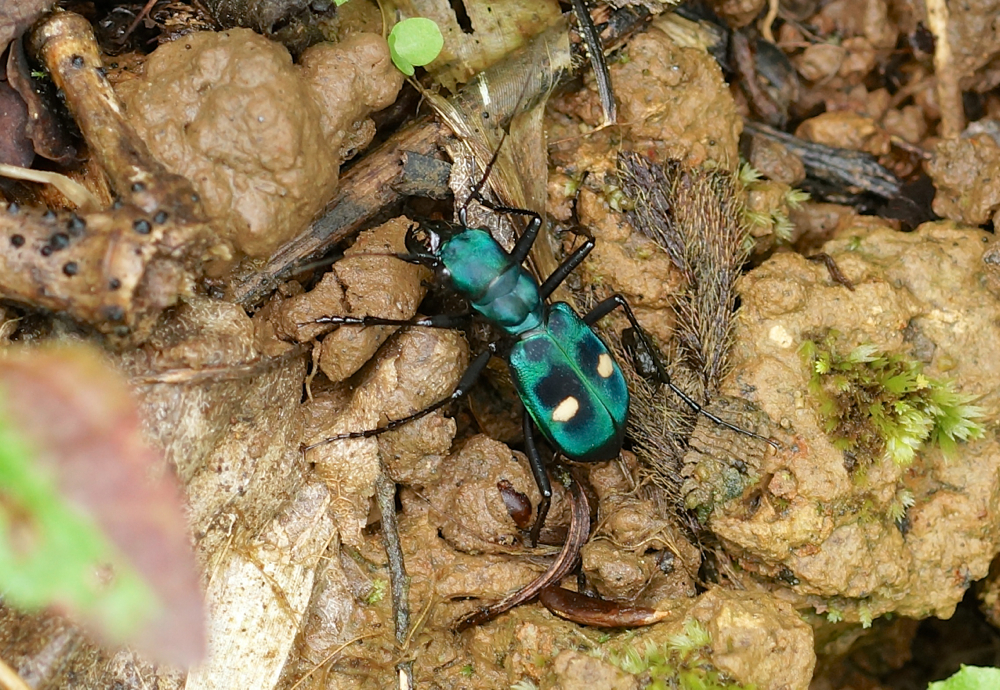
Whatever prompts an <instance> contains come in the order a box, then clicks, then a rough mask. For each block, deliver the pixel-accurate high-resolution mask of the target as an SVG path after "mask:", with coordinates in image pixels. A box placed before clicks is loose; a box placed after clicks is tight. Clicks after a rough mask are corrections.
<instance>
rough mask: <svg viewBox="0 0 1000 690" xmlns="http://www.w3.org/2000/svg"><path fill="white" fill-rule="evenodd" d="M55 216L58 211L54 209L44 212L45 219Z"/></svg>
mask: <svg viewBox="0 0 1000 690" xmlns="http://www.w3.org/2000/svg"><path fill="white" fill-rule="evenodd" d="M55 217H56V212H55V211H53V210H52V209H49V210H48V211H46V212H45V213H43V214H42V218H44V219H45V220H52V219H53V218H55Z"/></svg>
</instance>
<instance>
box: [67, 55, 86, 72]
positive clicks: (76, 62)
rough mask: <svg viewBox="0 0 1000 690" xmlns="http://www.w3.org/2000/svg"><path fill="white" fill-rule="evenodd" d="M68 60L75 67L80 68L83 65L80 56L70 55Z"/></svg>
mask: <svg viewBox="0 0 1000 690" xmlns="http://www.w3.org/2000/svg"><path fill="white" fill-rule="evenodd" d="M69 61H70V63H71V64H72V65H73V66H74V67H76V68H77V69H80V68H81V67H83V58H82V57H80V56H79V55H74V56H73V57H71V58H70V59H69Z"/></svg>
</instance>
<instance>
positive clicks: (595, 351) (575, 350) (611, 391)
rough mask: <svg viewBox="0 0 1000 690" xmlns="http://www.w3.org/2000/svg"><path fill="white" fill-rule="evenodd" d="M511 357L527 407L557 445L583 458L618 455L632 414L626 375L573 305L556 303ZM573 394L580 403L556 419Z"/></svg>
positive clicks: (571, 455) (592, 459)
mask: <svg viewBox="0 0 1000 690" xmlns="http://www.w3.org/2000/svg"><path fill="white" fill-rule="evenodd" d="M601 355H606V356H607V358H608V359H607V360H606V364H607V363H610V364H611V373H610V374H609V375H608V376H601V375H600V373H599V370H600V369H601V367H600V359H601ZM508 363H509V365H510V372H511V378H512V379H513V380H514V386H515V387H516V388H517V392H518V394H519V395H520V397H521V401H522V402H523V403H524V407H525V409H527V410H528V414H530V415H531V418H532V419H533V420H534V422H535V425H536V426H537V427H538V429H539V430H540V431H541V432H542V433H543V434H544V435H545V437H546V438H547V439H548V440H549V442H551V443H552V445H553V446H555V447H556V448H558V449H559V450H560V451H562V453H563V454H564V455H566V457H568V458H569V459H570V460H576V461H580V462H596V461H599V460H610V459H612V458H614V457H617V455H618V453H619V451H620V450H621V446H622V439H623V438H624V435H625V419H626V416H627V415H628V405H629V395H628V388H627V386H626V385H625V377H624V376H622V372H621V369H619V367H618V364H617V363H616V362H615V361H614V358H613V357H611V353H610V352H609V351H608V348H607V346H606V345H605V344H604V343H603V342H602V341H601V339H600V338H598V337H597V335H595V334H594V332H593V331H592V330H591V329H590V327H588V326H587V324H586V323H584V322H583V320H582V319H581V318H580V317H579V316H578V315H577V314H576V312H574V311H573V309H572V308H570V306H569V305H567V304H565V303H564V302H557V303H555V304H553V305H552V306H551V308H550V309H549V312H548V316H547V320H546V321H545V323H544V324H542V326H541V327H540V328H538V329H537V330H536V331H535V332H532V333H525V334H523V335H522V337H521V339H520V340H518V341H517V342H516V343H515V344H514V346H513V347H512V349H511V351H510V357H509V360H508ZM604 370H605V371H607V369H606V365H605V368H604ZM569 397H572V398H575V399H576V401H577V403H578V407H577V409H576V412H575V414H573V415H572V417H570V418H569V419H566V420H565V421H559V420H557V419H553V413H554V412H555V410H556V409H557V408H558V407H559V406H560V404H562V403H563V402H564V401H566V400H567V398H569Z"/></svg>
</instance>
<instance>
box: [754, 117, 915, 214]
mask: <svg viewBox="0 0 1000 690" xmlns="http://www.w3.org/2000/svg"><path fill="white" fill-rule="evenodd" d="M743 128H744V130H745V131H747V132H750V133H751V134H754V135H757V136H763V137H767V138H768V139H773V140H775V141H778V142H780V143H782V144H784V145H785V148H787V149H788V150H789V151H790V152H792V153H793V154H795V155H796V156H798V157H799V158H801V159H802V164H803V165H805V168H806V173H807V174H808V175H809V176H810V177H815V178H817V179H820V180H824V181H826V182H829V183H831V184H833V185H835V186H837V187H838V188H843V187H851V188H853V189H852V190H851V191H855V192H856V191H864V192H870V193H871V194H875V195H876V196H880V197H882V198H884V199H892V198H894V197H895V196H897V195H898V194H899V190H900V188H901V186H902V185H901V183H900V181H899V178H897V177H896V176H895V175H893V174H892V173H891V172H889V171H888V170H887V169H886V168H884V167H883V166H882V165H880V164H879V162H878V161H877V160H875V158H874V156H872V155H871V154H868V153H863V152H861V151H853V150H851V149H841V148H836V147H834V146H826V145H824V144H816V143H813V142H811V141H805V140H804V139H799V138H798V137H796V136H793V135H791V134H787V133H785V132H781V131H779V130H777V129H774V128H773V127H768V126H767V125H764V124H761V123H759V122H746V123H745V124H744V126H743Z"/></svg>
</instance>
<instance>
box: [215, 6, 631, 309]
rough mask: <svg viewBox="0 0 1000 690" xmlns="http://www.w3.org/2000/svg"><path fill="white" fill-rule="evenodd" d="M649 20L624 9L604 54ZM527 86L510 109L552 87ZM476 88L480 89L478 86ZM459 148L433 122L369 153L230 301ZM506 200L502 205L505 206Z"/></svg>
mask: <svg viewBox="0 0 1000 690" xmlns="http://www.w3.org/2000/svg"><path fill="white" fill-rule="evenodd" d="M649 16H650V15H649V13H648V12H647V11H646V10H644V9H642V8H635V7H626V8H623V9H621V10H618V11H617V12H615V13H613V14H612V15H611V16H610V17H609V18H608V22H607V26H606V27H604V29H603V32H602V35H601V41H602V44H603V45H604V47H605V49H606V50H607V49H610V48H612V47H615V46H617V45H619V44H621V43H622V42H623V41H624V40H625V39H626V38H627V37H629V36H630V35H632V34H633V33H636V32H638V31H640V30H641V29H642V27H644V26H645V24H646V22H647V20H648V19H649ZM571 50H572V52H573V64H574V65H576V64H584V62H585V58H584V52H583V51H584V48H583V44H582V43H572V45H571ZM509 59H512V60H517V59H519V56H518V54H516V53H515V54H514V55H512V57H511V58H509ZM491 69H494V70H495V72H496V73H503V72H504V71H505V67H504V66H503V65H502V64H500V65H496V66H494V68H491ZM521 71H523V70H521ZM571 77H572V71H570V70H567V71H566V72H565V74H564V75H563V76H562V77H560V81H559V83H560V84H561V83H565V82H566V81H568V80H569V79H570V78H571ZM528 81H529V82H531V88H530V89H527V90H524V91H519V92H518V93H517V95H515V97H513V98H507V99H506V100H507V102H508V104H509V106H510V108H511V109H513V108H515V107H520V106H522V105H523V104H524V103H529V102H531V101H532V100H535V99H538V98H540V97H542V95H543V90H545V89H550V88H552V87H553V86H554V85H553V84H552V83H550V81H548V80H545V79H535V80H528ZM474 83H475V85H476V88H477V89H478V88H479V85H478V84H479V82H474ZM466 88H468V87H466ZM491 88H494V89H497V94H498V95H499V94H500V92H501V90H502V87H497V86H496V85H493V86H492V87H491ZM512 114H513V112H512V111H508V112H499V113H493V114H492V115H490V118H489V119H490V120H491V121H497V122H505V121H507V120H509V118H510V117H511V115H512ZM480 115H481V114H480ZM455 143H456V142H455V138H454V137H452V136H450V135H449V133H448V127H446V126H445V125H443V124H441V123H440V122H437V121H435V120H433V119H431V118H429V117H427V118H422V119H420V120H417V121H416V122H414V123H412V124H411V125H409V126H408V127H405V128H404V129H402V130H400V131H398V132H396V133H395V134H394V135H393V136H391V137H389V139H387V140H386V141H385V143H383V144H382V145H381V146H379V147H378V148H376V149H374V150H373V151H370V152H368V153H367V154H366V155H365V157H364V158H363V159H361V160H360V161H358V163H357V164H356V165H354V166H352V167H351V168H350V169H349V170H348V171H347V172H346V173H345V174H344V175H343V176H342V177H341V179H340V187H339V189H338V191H337V196H336V197H334V199H333V200H332V201H331V202H330V203H329V204H327V207H326V212H325V213H324V214H323V216H322V217H320V218H319V219H317V220H316V221H315V222H314V223H313V224H312V226H311V227H310V228H309V229H308V230H306V231H305V232H304V233H302V234H301V235H299V236H298V237H296V238H295V239H293V240H292V241H290V242H288V243H286V244H285V245H284V246H282V247H281V248H280V249H279V250H278V251H277V252H275V254H274V255H273V256H272V257H271V258H270V259H269V260H268V262H267V263H266V264H265V265H264V266H263V267H261V268H259V269H257V268H256V267H255V270H254V272H253V273H252V274H247V275H244V276H242V277H239V278H237V279H236V280H234V281H233V282H232V284H231V286H230V295H229V296H230V299H232V300H233V301H235V302H238V303H239V304H241V305H243V306H244V307H247V308H250V307H253V306H255V305H257V304H259V303H260V302H261V301H262V300H263V299H264V298H265V297H267V295H268V294H269V293H270V292H271V291H272V290H273V289H274V288H275V287H276V286H277V285H278V283H279V282H281V281H282V280H284V279H286V278H288V277H289V276H290V275H292V274H293V273H294V271H295V268H296V266H300V265H302V264H304V263H307V262H309V261H311V260H312V259H314V258H316V257H318V256H320V255H322V254H324V253H325V252H327V251H329V249H330V248H331V247H333V246H335V245H336V244H337V243H339V242H341V241H343V240H344V239H346V238H347V237H350V236H351V235H352V234H353V233H355V232H357V231H358V230H360V229H361V228H362V227H364V226H365V225H366V224H368V223H371V222H372V220H373V219H374V218H376V217H378V216H379V215H380V214H384V213H385V212H386V211H387V210H389V209H391V208H392V207H393V205H394V204H398V203H399V202H400V201H402V196H403V195H402V194H401V193H400V192H399V191H398V190H397V183H399V182H400V181H401V173H402V169H403V159H404V157H405V156H406V154H408V153H416V154H420V155H425V156H429V155H433V154H437V153H439V152H440V151H441V150H442V149H444V148H446V146H447V145H449V144H451V145H454V144H455ZM490 153H492V151H490ZM489 157H490V156H489V155H486V156H484V157H483V161H486V160H489ZM500 196H501V197H503V196H504V195H500ZM508 201H509V200H504V202H505V203H506V202H508Z"/></svg>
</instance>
